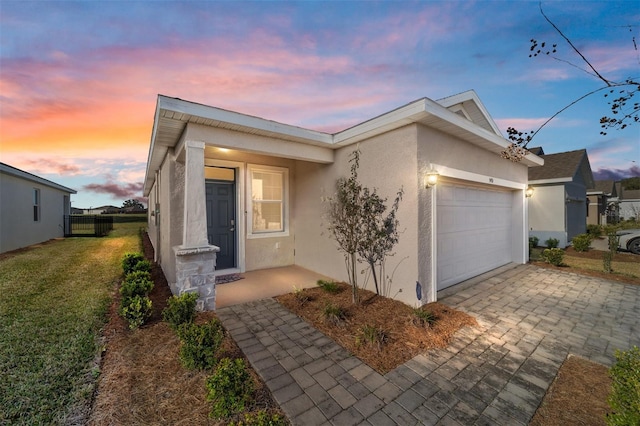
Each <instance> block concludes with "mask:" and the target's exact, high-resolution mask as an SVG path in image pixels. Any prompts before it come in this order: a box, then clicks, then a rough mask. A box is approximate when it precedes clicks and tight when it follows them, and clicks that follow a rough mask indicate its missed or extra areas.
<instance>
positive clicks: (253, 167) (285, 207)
mask: <svg viewBox="0 0 640 426" xmlns="http://www.w3.org/2000/svg"><path fill="white" fill-rule="evenodd" d="M254 172H268V173H279V174H281V175H282V180H283V185H282V186H283V188H282V222H283V229H282V230H279V231H258V232H254V230H253V199H252V194H253V188H252V184H253V173H254ZM288 235H289V169H287V168H285V167H276V166H263V165H258V164H248V165H247V238H272V237H286V236H288Z"/></svg>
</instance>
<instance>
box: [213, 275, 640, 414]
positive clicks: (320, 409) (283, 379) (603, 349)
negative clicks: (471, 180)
mask: <svg viewBox="0 0 640 426" xmlns="http://www.w3.org/2000/svg"><path fill="white" fill-rule="evenodd" d="M440 301H441V302H443V303H445V304H447V305H449V306H452V307H455V308H457V309H461V310H464V311H466V312H468V313H470V314H471V315H474V316H475V317H476V318H477V320H478V322H479V324H480V327H479V328H466V329H463V330H461V331H460V332H459V333H458V334H456V338H455V339H454V341H453V342H452V344H451V345H450V346H449V347H448V348H447V349H442V350H433V351H429V352H428V353H425V354H423V355H419V356H417V357H415V358H414V359H412V360H410V361H408V362H407V363H405V364H404V365H401V366H400V367H398V368H396V369H395V370H393V371H391V372H389V373H387V374H385V375H381V374H379V373H377V372H375V371H374V370H373V369H371V368H370V367H368V366H367V365H366V364H364V363H362V362H361V361H360V360H359V359H358V358H356V357H353V356H350V355H349V354H348V353H347V352H346V351H345V350H344V349H343V348H342V347H340V346H338V345H337V344H336V343H335V342H333V340H331V339H329V338H328V337H326V336H325V335H324V334H322V333H321V332H319V331H318V330H316V329H315V328H313V327H312V326H311V325H309V324H308V323H306V322H305V321H303V320H302V319H300V318H299V317H297V316H296V315H294V314H292V313H291V312H289V311H288V310H287V309H285V308H284V307H282V306H281V305H280V304H279V303H277V302H276V301H275V300H273V299H265V300H260V301H255V302H250V303H246V304H242V305H235V306H231V307H227V308H223V309H220V310H218V316H219V318H220V319H221V320H222V322H223V324H224V326H225V327H226V328H227V330H229V332H230V333H231V335H232V336H233V338H234V339H235V341H236V342H237V343H238V345H239V346H240V348H241V349H242V351H243V352H244V353H245V354H246V356H247V358H248V359H249V361H250V362H251V364H252V366H253V367H254V368H255V369H256V371H257V372H258V374H260V376H261V377H262V378H263V379H264V380H265V382H266V383H267V386H268V387H269V389H270V390H271V392H272V393H273V395H274V398H275V399H276V401H277V402H278V403H279V404H280V406H281V407H282V409H283V410H284V411H285V413H286V414H287V416H288V417H289V419H290V420H291V422H292V424H294V425H321V424H322V425H324V424H334V425H340V426H342V425H369V424H370V425H376V426H378V425H396V424H398V425H413V424H421V425H436V424H437V425H471V424H476V425H527V424H528V423H529V421H530V419H531V417H532V416H533V414H534V413H535V411H536V409H537V407H538V405H539V404H540V402H541V400H542V398H543V396H544V394H545V392H546V390H547V388H548V386H549V385H550V384H551V382H552V381H553V379H554V377H555V375H556V373H557V370H558V368H559V367H560V365H561V364H562V362H563V361H564V359H565V358H566V356H567V354H569V353H573V354H577V355H580V356H583V357H586V358H589V359H591V360H594V361H597V362H601V363H604V364H607V365H610V364H611V363H612V362H613V360H614V357H613V354H614V352H615V349H623V350H624V349H628V348H630V347H632V346H633V345H638V346H640V286H632V285H623V284H617V283H613V282H610V281H606V280H602V279H597V278H589V277H584V276H579V275H575V274H571V273H564V272H555V271H551V270H547V269H542V268H537V267H534V266H529V265H521V266H518V267H516V268H514V269H511V270H508V271H506V272H503V273H501V274H499V275H497V276H494V277H492V278H488V279H485V280H479V283H478V284H475V285H473V286H468V287H467V288H466V289H462V290H458V291H456V292H452V294H451V295H450V296H446V297H445V298H444V299H441V300H440Z"/></svg>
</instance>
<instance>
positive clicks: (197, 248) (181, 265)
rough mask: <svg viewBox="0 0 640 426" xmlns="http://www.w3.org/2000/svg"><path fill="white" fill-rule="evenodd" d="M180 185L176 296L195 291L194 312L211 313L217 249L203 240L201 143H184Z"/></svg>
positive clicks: (204, 206) (203, 195)
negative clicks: (181, 207) (181, 203)
mask: <svg viewBox="0 0 640 426" xmlns="http://www.w3.org/2000/svg"><path fill="white" fill-rule="evenodd" d="M184 151H185V176H184V179H185V182H184V215H183V218H184V224H183V233H182V245H180V246H175V247H174V248H173V251H174V253H175V256H176V288H177V290H178V294H182V293H187V292H197V293H198V295H199V298H198V302H197V309H198V310H200V311H203V310H214V309H215V305H216V278H215V273H214V271H215V267H216V253H217V252H219V251H220V248H218V247H216V246H212V245H210V244H209V241H208V238H207V207H206V193H205V178H204V143H203V142H194V141H186V142H185V144H184Z"/></svg>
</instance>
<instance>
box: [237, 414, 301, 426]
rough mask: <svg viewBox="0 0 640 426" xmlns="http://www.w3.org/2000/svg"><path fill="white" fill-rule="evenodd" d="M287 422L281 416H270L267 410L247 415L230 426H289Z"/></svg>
mask: <svg viewBox="0 0 640 426" xmlns="http://www.w3.org/2000/svg"><path fill="white" fill-rule="evenodd" d="M288 424H289V423H288V422H287V420H286V419H285V418H284V417H282V416H281V415H279V414H269V413H268V412H267V411H265V410H260V411H257V412H254V413H245V414H244V415H243V416H242V419H241V420H238V421H237V422H230V423H229V426H287V425H288Z"/></svg>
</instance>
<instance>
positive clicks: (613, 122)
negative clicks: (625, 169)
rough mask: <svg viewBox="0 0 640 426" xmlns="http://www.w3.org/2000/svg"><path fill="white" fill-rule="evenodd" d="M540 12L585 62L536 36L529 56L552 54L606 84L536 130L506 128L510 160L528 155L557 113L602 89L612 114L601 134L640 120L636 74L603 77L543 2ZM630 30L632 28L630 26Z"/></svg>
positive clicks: (639, 84)
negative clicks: (568, 56) (560, 53)
mask: <svg viewBox="0 0 640 426" xmlns="http://www.w3.org/2000/svg"><path fill="white" fill-rule="evenodd" d="M540 13H541V14H542V16H543V17H544V19H545V20H546V21H547V22H548V23H549V24H550V25H551V26H552V27H553V29H554V30H555V31H556V32H557V33H558V34H559V35H560V36H561V37H562V38H563V39H564V41H565V42H566V43H567V44H568V45H569V46H570V47H571V49H572V50H573V52H575V53H576V54H577V55H578V56H579V58H580V59H579V60H580V61H581V62H582V63H583V66H584V68H583V67H580V66H578V65H576V64H574V63H572V62H571V61H569V60H566V59H562V58H559V57H557V56H556V55H555V54H556V53H557V51H558V45H557V44H553V45H552V46H551V47H549V46H547V44H546V42H538V40H536V39H531V46H530V52H531V53H530V54H529V57H530V58H532V57H537V56H545V57H551V58H553V59H555V60H558V61H561V62H565V63H567V64H569V65H570V66H573V67H575V68H578V69H580V70H582V71H584V72H585V73H587V74H589V75H591V76H593V77H595V78H596V79H597V80H599V81H600V82H602V83H603V86H601V87H599V88H597V89H595V90H592V91H590V92H588V93H586V94H584V95H582V96H580V97H579V98H577V99H575V100H574V101H572V102H571V103H569V104H568V105H566V106H565V107H564V108H562V109H561V110H559V111H558V112H556V113H555V114H553V115H552V116H551V117H550V118H549V119H548V120H546V121H545V122H544V123H543V124H542V125H541V126H540V127H538V129H537V130H535V131H533V130H532V131H526V132H522V131H519V130H517V129H515V128H513V127H509V128H508V129H507V135H508V137H509V140H511V141H512V143H511V144H510V145H509V146H508V147H507V149H505V150H504V151H503V152H502V157H503V158H507V159H510V160H512V161H514V162H518V161H521V160H522V158H524V156H525V155H527V154H528V151H527V150H526V147H527V145H528V144H529V142H531V140H532V139H533V138H534V137H535V135H536V134H538V132H539V131H540V130H542V128H543V127H544V126H546V125H547V124H548V123H549V122H550V121H551V120H553V119H554V118H555V117H556V116H558V115H559V114H560V113H562V112H563V111H565V110H567V109H568V108H570V107H572V106H573V105H575V104H576V103H578V102H580V101H581V100H583V99H585V98H587V97H589V96H591V95H594V94H596V93H599V92H605V93H604V97H605V99H606V100H607V103H608V104H609V106H610V108H611V113H612V116H605V117H602V118H601V119H600V127H601V128H602V130H601V131H600V134H602V135H606V134H607V130H608V129H618V130H623V129H625V128H626V127H628V126H630V125H631V124H634V123H638V122H640V116H639V113H640V103H639V102H633V97H634V96H635V95H636V94H637V93H638V92H640V81H638V80H636V79H635V78H633V77H629V78H626V79H625V80H624V81H613V80H609V79H608V78H606V77H604V76H603V75H602V74H601V73H600V72H599V71H598V70H597V69H596V68H595V67H594V66H593V64H592V63H591V62H590V61H589V60H588V59H587V58H586V57H585V56H584V54H583V53H582V52H581V51H580V50H579V49H578V48H577V47H576V46H575V45H574V44H573V42H572V41H571V40H570V39H569V38H568V37H567V36H566V35H565V34H564V33H563V32H562V30H560V28H558V26H556V24H554V23H553V22H552V21H551V19H549V17H548V16H547V15H546V14H545V13H544V11H543V10H542V3H540ZM630 30H631V28H630ZM633 45H634V48H635V50H637V47H635V38H634V39H633Z"/></svg>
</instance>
